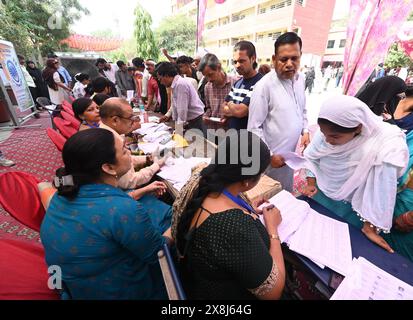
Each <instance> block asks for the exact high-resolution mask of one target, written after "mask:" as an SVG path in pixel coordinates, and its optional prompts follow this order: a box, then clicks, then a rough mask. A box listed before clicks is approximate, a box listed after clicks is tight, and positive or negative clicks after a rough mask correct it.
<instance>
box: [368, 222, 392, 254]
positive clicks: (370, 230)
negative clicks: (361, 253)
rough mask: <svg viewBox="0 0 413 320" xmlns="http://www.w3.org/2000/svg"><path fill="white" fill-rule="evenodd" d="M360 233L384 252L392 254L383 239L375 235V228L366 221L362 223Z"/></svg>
mask: <svg viewBox="0 0 413 320" xmlns="http://www.w3.org/2000/svg"><path fill="white" fill-rule="evenodd" d="M361 232H363V233H364V235H365V236H366V237H367V238H369V240H370V241H372V242H374V243H375V244H377V245H378V246H380V247H382V248H383V249H384V250H386V251H388V252H390V253H394V250H393V249H392V248H391V247H390V246H389V244H388V243H387V242H386V240H384V239H383V237H381V236H380V235H378V234H377V233H376V227H374V226H373V227H371V224H370V222H368V221H366V222H364V225H363V228H362V229H361Z"/></svg>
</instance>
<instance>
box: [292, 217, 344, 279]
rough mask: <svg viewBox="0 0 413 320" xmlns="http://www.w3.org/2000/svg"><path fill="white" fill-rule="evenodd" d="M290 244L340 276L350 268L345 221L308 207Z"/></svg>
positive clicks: (293, 248)
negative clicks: (307, 211)
mask: <svg viewBox="0 0 413 320" xmlns="http://www.w3.org/2000/svg"><path fill="white" fill-rule="evenodd" d="M289 244H290V249H291V250H293V251H295V252H298V253H300V254H302V255H304V256H306V257H308V258H310V259H311V260H313V261H314V262H316V263H317V264H321V265H324V266H327V267H329V268H330V269H332V270H334V271H336V272H338V273H340V274H342V275H347V274H348V272H349V270H350V266H351V259H352V254H351V242H350V233H349V229H348V225H347V223H343V222H340V221H337V220H335V219H331V218H329V217H326V216H324V215H322V214H319V213H318V212H317V211H314V210H313V209H310V212H309V214H308V215H307V218H306V219H305V220H304V222H303V223H302V224H301V226H300V227H299V228H298V230H297V231H296V232H295V233H294V235H293V236H292V237H291V239H290V241H289Z"/></svg>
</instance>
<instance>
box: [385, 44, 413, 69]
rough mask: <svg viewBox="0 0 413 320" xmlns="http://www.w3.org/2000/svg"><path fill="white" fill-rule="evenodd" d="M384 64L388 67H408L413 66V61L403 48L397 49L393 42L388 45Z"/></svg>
mask: <svg viewBox="0 0 413 320" xmlns="http://www.w3.org/2000/svg"><path fill="white" fill-rule="evenodd" d="M384 64H385V65H386V67H389V68H397V67H398V66H403V67H404V66H409V67H410V68H413V61H412V60H411V59H410V58H409V57H408V56H407V55H406V54H405V53H404V51H403V50H401V49H399V46H398V44H397V43H394V44H393V45H392V46H391V47H390V50H389V52H388V54H387V58H386V60H385V62H384Z"/></svg>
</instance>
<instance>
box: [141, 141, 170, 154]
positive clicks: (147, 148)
mask: <svg viewBox="0 0 413 320" xmlns="http://www.w3.org/2000/svg"><path fill="white" fill-rule="evenodd" d="M138 146H139V149H140V150H142V151H143V153H144V154H151V153H155V152H157V151H158V152H161V151H162V150H164V149H172V148H174V147H175V146H176V142H175V141H173V140H171V141H169V142H167V143H166V144H161V143H159V142H141V143H139V144H138Z"/></svg>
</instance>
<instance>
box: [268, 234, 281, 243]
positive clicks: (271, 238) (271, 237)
mask: <svg viewBox="0 0 413 320" xmlns="http://www.w3.org/2000/svg"><path fill="white" fill-rule="evenodd" d="M268 235H269V236H270V240H278V241H280V242H281V240H280V237H279V236H278V234H276V233H269V234H268Z"/></svg>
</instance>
